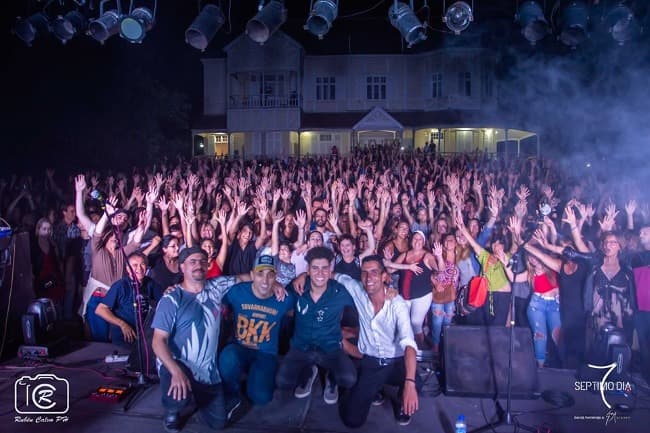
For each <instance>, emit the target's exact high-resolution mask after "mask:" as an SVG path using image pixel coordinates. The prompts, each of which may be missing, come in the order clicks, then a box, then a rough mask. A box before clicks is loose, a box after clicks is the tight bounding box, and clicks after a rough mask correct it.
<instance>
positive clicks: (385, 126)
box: [352, 107, 404, 131]
mask: <svg viewBox="0 0 650 433" xmlns="http://www.w3.org/2000/svg"><path fill="white" fill-rule="evenodd" d="M352 129H353V130H355V131H376V130H387V131H394V130H397V131H403V130H404V125H402V124H401V123H400V122H398V121H397V120H395V118H394V117H393V116H391V115H390V114H388V113H387V112H386V110H384V109H383V108H381V107H375V108H373V109H372V110H370V112H368V114H366V115H365V116H363V118H362V119H361V120H359V121H358V122H357V123H356V124H355V125H354V126H353V127H352Z"/></svg>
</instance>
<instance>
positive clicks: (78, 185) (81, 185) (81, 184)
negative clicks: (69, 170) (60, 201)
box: [74, 174, 87, 194]
mask: <svg viewBox="0 0 650 433" xmlns="http://www.w3.org/2000/svg"><path fill="white" fill-rule="evenodd" d="M86 188H87V185H86V176H84V175H83V174H78V175H77V176H75V178H74V189H75V191H77V192H78V193H79V194H83V192H84V191H85V190H86Z"/></svg>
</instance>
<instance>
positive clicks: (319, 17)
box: [304, 0, 339, 39]
mask: <svg viewBox="0 0 650 433" xmlns="http://www.w3.org/2000/svg"><path fill="white" fill-rule="evenodd" d="M338 9H339V5H338V0H316V2H315V3H314V0H312V8H311V12H310V13H309V18H307V23H306V24H305V27H304V28H305V30H308V31H309V32H310V33H311V34H313V35H314V36H318V39H323V36H324V35H325V34H326V33H327V32H329V31H330V29H331V28H332V23H333V22H334V20H335V19H336V16H337V15H338V12H339V10H338Z"/></svg>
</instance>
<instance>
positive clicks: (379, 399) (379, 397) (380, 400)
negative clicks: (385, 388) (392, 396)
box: [372, 391, 385, 406]
mask: <svg viewBox="0 0 650 433" xmlns="http://www.w3.org/2000/svg"><path fill="white" fill-rule="evenodd" d="M384 400H385V398H384V393H383V392H381V391H379V392H378V393H377V394H376V395H375V398H374V399H373V400H372V405H373V406H381V405H382V404H384Z"/></svg>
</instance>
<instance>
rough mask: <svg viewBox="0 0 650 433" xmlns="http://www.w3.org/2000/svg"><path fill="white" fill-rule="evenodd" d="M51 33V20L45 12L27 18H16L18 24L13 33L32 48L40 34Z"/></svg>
mask: <svg viewBox="0 0 650 433" xmlns="http://www.w3.org/2000/svg"><path fill="white" fill-rule="evenodd" d="M49 31H50V20H49V19H48V18H47V15H45V14H44V13H43V12H37V13H35V14H34V15H32V16H30V17H27V18H21V17H17V18H16V24H15V25H14V28H13V30H12V32H13V33H14V34H15V35H16V36H17V37H18V38H19V39H20V40H22V41H23V42H25V44H26V45H27V46H28V47H31V46H32V42H34V39H36V37H37V36H38V35H39V34H43V33H47V32H49Z"/></svg>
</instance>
